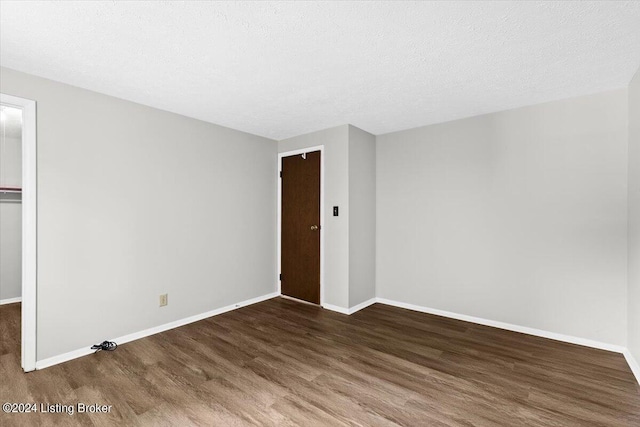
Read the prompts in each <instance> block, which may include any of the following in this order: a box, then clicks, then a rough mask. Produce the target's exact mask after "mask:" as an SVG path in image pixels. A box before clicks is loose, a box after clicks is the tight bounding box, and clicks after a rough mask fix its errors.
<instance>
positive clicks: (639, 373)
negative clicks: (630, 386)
mask: <svg viewBox="0 0 640 427" xmlns="http://www.w3.org/2000/svg"><path fill="white" fill-rule="evenodd" d="M622 354H624V358H625V359H627V363H628V364H629V367H630V368H631V372H633V375H635V377H636V381H638V384H640V365H639V364H638V361H637V360H636V359H635V358H634V357H633V354H631V352H630V351H629V349H628V348H625V349H624V352H623V353H622Z"/></svg>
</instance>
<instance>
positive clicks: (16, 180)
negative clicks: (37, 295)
mask: <svg viewBox="0 0 640 427" xmlns="http://www.w3.org/2000/svg"><path fill="white" fill-rule="evenodd" d="M4 125H5V123H2V125H0V186H2V187H21V186H22V140H21V137H20V132H19V131H18V133H17V134H16V132H15V131H13V132H9V133H10V134H11V136H9V135H6V132H5V129H4ZM5 135H6V136H5ZM21 296H22V204H21V203H20V195H18V194H11V193H6V194H0V300H5V299H12V298H18V297H21Z"/></svg>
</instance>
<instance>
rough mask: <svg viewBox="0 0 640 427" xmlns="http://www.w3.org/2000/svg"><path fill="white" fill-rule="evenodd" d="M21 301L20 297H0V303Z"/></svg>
mask: <svg viewBox="0 0 640 427" xmlns="http://www.w3.org/2000/svg"><path fill="white" fill-rule="evenodd" d="M20 301H22V297H15V298H5V299H0V305H5V304H15V303H17V302H20Z"/></svg>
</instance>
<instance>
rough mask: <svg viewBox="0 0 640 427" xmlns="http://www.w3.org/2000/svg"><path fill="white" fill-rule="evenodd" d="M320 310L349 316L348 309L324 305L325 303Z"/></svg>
mask: <svg viewBox="0 0 640 427" xmlns="http://www.w3.org/2000/svg"><path fill="white" fill-rule="evenodd" d="M322 308H326V309H327V310H331V311H335V312H336V313H341V314H346V315H349V309H348V308H344V307H340V306H338V305H333V304H326V303H325V304H322Z"/></svg>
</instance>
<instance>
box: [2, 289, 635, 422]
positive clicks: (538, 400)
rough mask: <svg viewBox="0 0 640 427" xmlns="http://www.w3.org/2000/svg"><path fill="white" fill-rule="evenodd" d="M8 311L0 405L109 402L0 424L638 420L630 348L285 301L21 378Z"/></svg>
mask: <svg viewBox="0 0 640 427" xmlns="http://www.w3.org/2000/svg"><path fill="white" fill-rule="evenodd" d="M19 310H20V305H19V304H12V305H5V306H1V307H0V338H1V339H2V342H1V343H0V350H1V353H0V357H1V364H0V381H1V383H2V385H1V388H0V394H1V397H0V400H1V401H2V403H4V402H23V403H26V402H37V403H49V404H55V403H60V404H68V405H72V404H73V405H75V404H76V403H77V402H84V403H89V404H92V403H99V404H106V405H112V406H113V408H112V410H111V412H110V413H106V414H77V413H76V414H74V415H68V414H67V413H47V414H43V413H36V414H4V413H2V414H1V415H0V425H2V426H10V425H11V426H13V425H53V424H56V425H93V424H95V425H154V426H155V425H179V426H187V425H220V426H226V425H274V426H275V425H277V426H281V425H295V426H313V425H328V426H340V425H366V426H390V425H412V426H418V425H420V426H424V425H429V426H470V425H478V426H587V425H598V426H636V427H637V426H640V387H638V384H637V383H636V382H635V379H634V378H633V375H632V373H631V371H630V369H629V367H628V366H627V364H626V362H625V360H624V357H623V356H622V355H620V354H615V353H610V352H606V351H601V350H595V349H591V348H586V347H580V346H576V345H571V344H565V343H560V342H556V341H552V340H547V339H544V338H538V337H533V336H529V335H524V334H518V333H514V332H508V331H503V330H500V329H495V328H490V327H485V326H479V325H475V324H472V323H466V322H461V321H457V320H451V319H447V318H443V317H438V316H432V315H427V314H422V313H416V312H412V311H408V310H403V309H399V308H394V307H389V306H385V305H380V304H376V305H373V306H371V307H368V308H366V309H364V310H362V311H360V312H358V313H355V314H353V315H352V316H345V315H341V314H337V313H333V312H330V311H327V310H322V309H320V308H318V307H315V306H312V305H307V304H300V303H297V302H295V301H291V300H286V299H282V298H276V299H272V300H269V301H266V302H263V303H259V304H255V305H252V306H249V307H245V308H241V309H239V310H236V311H233V312H230V313H226V314H223V315H220V316H216V317H212V318H209V319H206V320H203V321H200V322H197V323H193V324H190V325H187V326H183V327H181V328H178V329H173V330H171V331H167V332H163V333H160V334H157V335H153V336H151V337H147V338H144V339H141V340H138V341H134V342H131V343H128V344H124V345H122V346H120V347H119V348H118V349H117V350H116V351H115V352H111V353H108V352H100V353H97V354H94V355H91V356H87V357H82V358H80V359H76V360H73V361H70V362H67V363H64V364H61V365H56V366H53V367H51V368H47V369H44V370H41V371H36V372H31V373H28V374H24V373H22V371H21V369H20V357H19V351H20V346H19V331H20V311H19Z"/></svg>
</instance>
